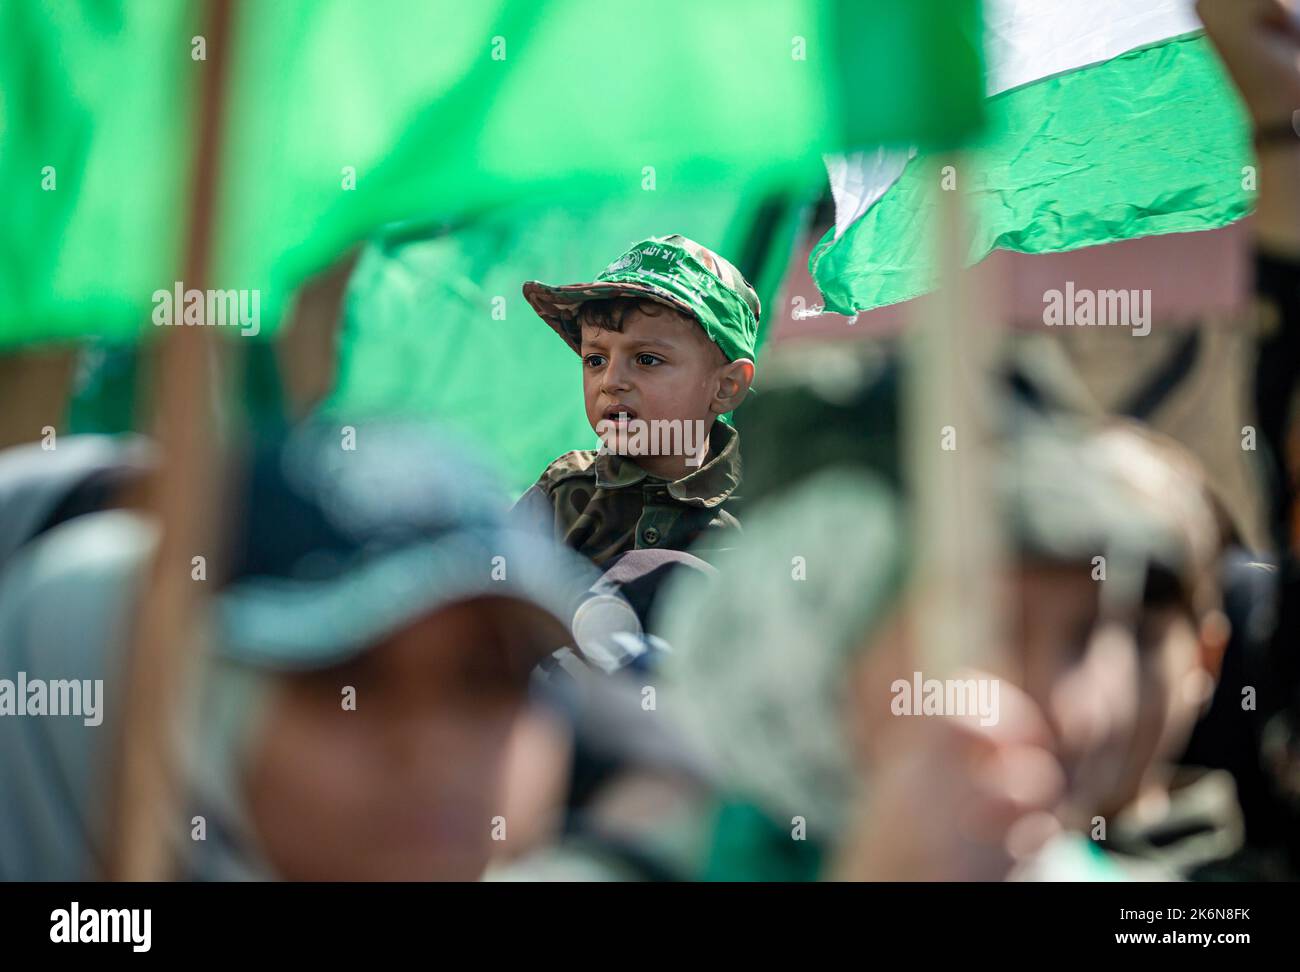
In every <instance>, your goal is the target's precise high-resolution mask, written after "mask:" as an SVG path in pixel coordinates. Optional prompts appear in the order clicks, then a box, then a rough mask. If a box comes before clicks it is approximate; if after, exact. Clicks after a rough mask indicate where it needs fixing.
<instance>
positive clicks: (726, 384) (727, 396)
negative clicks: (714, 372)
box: [710, 358, 754, 415]
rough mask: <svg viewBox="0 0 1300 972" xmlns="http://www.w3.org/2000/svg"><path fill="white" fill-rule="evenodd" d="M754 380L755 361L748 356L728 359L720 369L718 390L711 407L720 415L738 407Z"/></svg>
mask: <svg viewBox="0 0 1300 972" xmlns="http://www.w3.org/2000/svg"><path fill="white" fill-rule="evenodd" d="M753 382H754V362H752V361H750V360H749V359H748V358H737V359H736V360H735V361H728V362H727V363H726V364H725V365H723V366H722V367H721V368H719V369H718V390H717V392H716V393H715V394H714V396H713V402H712V403H711V405H710V407H711V408H712V410H713V411H714V412H716V413H717V414H718V415H725V414H726V413H727V412H730V411H732V410H734V409H735V408H736V406H737V405H739V404H740V403H741V402H743V401H744V400H745V396H746V395H748V394H749V386H750V385H751V384H753Z"/></svg>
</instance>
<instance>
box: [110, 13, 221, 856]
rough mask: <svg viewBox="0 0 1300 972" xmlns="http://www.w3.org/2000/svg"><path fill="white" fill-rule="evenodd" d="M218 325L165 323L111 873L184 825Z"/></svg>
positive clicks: (190, 273)
mask: <svg viewBox="0 0 1300 972" xmlns="http://www.w3.org/2000/svg"><path fill="white" fill-rule="evenodd" d="M233 8H234V0H208V3H206V4H205V5H204V6H203V8H202V9H203V11H204V13H205V18H204V29H205V34H204V37H205V39H206V42H207V43H206V48H207V55H208V59H207V60H206V61H195V62H194V69H195V70H196V71H198V72H199V84H198V105H197V114H196V118H195V131H194V146H195V147H194V158H193V172H194V175H193V184H192V196H191V205H190V212H189V225H188V234H187V238H186V247H185V259H184V285H185V288H186V289H191V288H194V289H198V290H204V289H205V288H206V285H207V278H208V273H209V269H210V258H211V247H212V235H213V226H214V222H215V213H216V192H217V184H218V180H217V171H218V162H219V159H220V153H221V132H222V125H223V121H224V117H223V116H224V108H225V92H226V72H227V69H228V67H229V62H230V44H231V26H232V22H233V16H234V10H233ZM180 40H186V41H188V39H187V38H185V39H180V38H178V41H180ZM177 310H178V312H179V308H178V309H177ZM211 331H212V329H211V328H207V327H170V328H166V329H165V330H164V332H163V335H162V339H161V340H162V344H161V347H160V349H159V352H160V353H159V354H158V355H157V358H156V360H157V363H158V374H157V375H156V378H155V382H154V388H155V395H156V397H155V399H154V420H155V427H156V430H157V435H158V439H159V444H160V447H161V448H160V452H161V455H162V463H161V465H160V467H159V471H158V474H157V476H156V479H155V481H154V482H153V484H152V496H151V506H152V508H153V511H154V513H155V514H156V517H157V520H158V523H159V525H160V527H161V538H160V542H159V547H158V550H157V555H156V557H155V560H154V563H153V565H152V571H151V573H150V576H149V582H148V585H147V587H146V588H145V590H144V591H143V592H142V595H141V602H140V605H139V611H138V616H137V619H136V628H135V632H134V634H135V637H134V639H133V643H132V646H131V651H130V655H129V657H128V661H127V667H126V682H125V684H126V686H127V688H126V694H125V698H124V700H123V705H124V712H123V718H122V722H121V727H120V731H119V735H118V738H117V740H116V742H117V753H116V756H117V759H116V763H115V770H116V772H115V775H114V780H113V793H112V805H111V806H112V816H111V819H112V821H113V831H112V834H111V839H110V846H109V853H108V860H107V861H106V871H107V876H108V877H109V879H110V880H124V881H142V880H161V879H165V878H168V877H171V876H173V875H172V864H173V862H172V860H171V854H170V851H171V843H170V842H171V840H172V838H173V835H174V834H176V833H183V832H184V829H183V828H185V829H187V827H188V824H187V822H186V821H181V820H179V819H178V813H179V809H180V807H181V802H182V796H183V795H182V793H181V790H180V781H179V778H178V774H177V764H178V742H179V738H180V733H181V732H182V731H183V727H184V723H183V710H182V709H181V707H180V705H179V704H178V703H180V702H181V701H182V700H184V699H185V698H186V697H187V696H188V695H189V693H190V691H191V689H192V685H191V681H192V678H193V676H194V674H195V672H196V671H197V661H198V659H197V657H196V651H197V644H196V641H195V639H194V637H193V634H192V632H193V624H192V621H193V618H194V615H195V611H196V608H197V606H198V603H199V598H200V595H201V582H196V581H194V580H192V579H191V569H192V567H191V559H192V558H193V557H195V556H206V555H207V554H208V551H209V550H210V544H211V543H212V542H213V541H214V539H215V538H216V536H217V534H218V531H217V526H216V521H217V517H218V514H219V501H220V496H219V493H218V490H217V489H216V487H215V478H216V473H217V471H218V463H217V453H216V450H217V436H216V422H215V394H216V382H215V376H214V370H215V363H216V362H215V359H216V355H215V353H214V352H215V338H214V337H213V336H212V334H211Z"/></svg>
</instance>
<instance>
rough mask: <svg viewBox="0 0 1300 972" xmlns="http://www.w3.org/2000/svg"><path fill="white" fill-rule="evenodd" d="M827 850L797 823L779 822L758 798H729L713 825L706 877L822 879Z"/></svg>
mask: <svg viewBox="0 0 1300 972" xmlns="http://www.w3.org/2000/svg"><path fill="white" fill-rule="evenodd" d="M823 856H824V852H823V851H822V849H821V847H820V846H819V845H818V844H817V843H815V842H814V841H811V840H808V839H807V838H806V837H801V838H799V839H795V836H794V825H793V824H791V826H789V827H785V826H782V825H780V824H778V823H777V822H776V821H775V820H773V819H772V818H771V817H769V816H768V815H767V814H766V813H765V812H763V811H762V810H761V809H759V808H758V807H757V806H755V805H754V804H752V803H748V802H746V801H741V800H731V801H724V802H723V803H722V804H721V806H719V808H718V811H717V817H716V819H715V821H714V826H713V839H712V842H711V843H710V846H709V849H708V852H707V856H706V858H705V861H704V865H703V870H702V873H701V875H700V880H701V881H816V880H817V878H818V876H819V875H820V874H821V870H822V863H823Z"/></svg>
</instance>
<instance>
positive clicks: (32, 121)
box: [0, 0, 980, 347]
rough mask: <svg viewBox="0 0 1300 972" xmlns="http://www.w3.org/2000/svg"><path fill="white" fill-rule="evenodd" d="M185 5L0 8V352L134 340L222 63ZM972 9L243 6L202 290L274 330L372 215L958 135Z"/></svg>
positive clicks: (774, 184)
mask: <svg viewBox="0 0 1300 972" xmlns="http://www.w3.org/2000/svg"><path fill="white" fill-rule="evenodd" d="M941 7H942V8H943V9H944V10H945V11H957V15H953V16H943V17H937V18H936V17H934V16H933V15H934V13H935V11H936V10H938V9H939V8H941ZM202 9H203V5H201V4H197V5H191V4H189V3H187V2H183V0H150V2H148V3H132V2H127V0H98V2H91V0H84V2H83V3H80V4H73V5H71V6H70V7H69V6H67V5H64V6H63V7H60V8H57V9H56V8H53V7H50V8H47V6H46V5H40V6H38V5H36V4H29V3H25V2H21V0H6V2H0V190H2V191H3V192H4V204H5V219H3V220H2V221H0V255H3V257H4V259H3V260H0V275H2V276H0V347H3V346H6V345H14V344H18V343H23V342H31V341H37V340H50V339H55V338H60V337H71V336H75V335H79V334H84V333H91V332H93V333H99V334H102V335H106V336H132V335H138V333H139V332H140V331H141V329H142V328H146V327H148V321H149V319H150V314H151V310H152V309H153V307H154V306H155V305H154V304H153V300H154V295H155V294H156V293H157V292H159V291H167V290H171V288H173V286H174V284H175V283H176V280H177V277H178V275H179V273H180V260H181V249H182V241H183V240H184V238H185V232H186V227H187V225H188V219H189V215H190V213H189V198H188V193H189V187H190V182H191V162H192V159H191V153H192V146H193V143H194V131H193V115H192V105H193V102H194V96H195V92H196V91H197V89H198V82H199V79H200V77H201V74H200V72H202V71H203V70H205V65H206V64H207V63H208V61H210V60H211V59H212V58H214V57H216V56H220V55H221V54H222V53H223V52H220V51H216V50H214V49H213V48H212V47H211V46H210V45H209V44H208V42H207V41H208V39H206V38H204V36H203V29H204V27H203V23H202V18H201V17H200V16H199V14H200V13H201V11H202ZM975 9H976V5H975V0H910V2H909V3H908V4H905V5H900V4H897V3H893V2H886V0H771V2H769V3H762V4H753V3H748V2H741V0H715V2H710V3H699V2H697V0H661V2H659V3H655V4H633V5H629V4H614V3H609V2H606V0H554V2H549V3H545V4H540V3H536V2H535V0H483V2H481V3H474V4H464V3H453V2H451V0H375V2H371V3H364V4H361V3H356V2H354V0H277V2H275V3H256V2H251V0H242V2H237V3H236V4H235V6H234V10H235V20H234V26H233V30H232V38H231V47H230V50H229V51H228V52H225V53H228V56H229V67H228V76H229V83H228V85H227V91H226V100H225V114H224V118H225V124H224V131H223V135H224V138H223V143H222V144H223V148H222V150H221V154H220V160H219V161H220V169H219V172H220V177H219V184H218V215H217V220H216V224H215V228H214V232H215V242H214V257H213V264H212V267H211V268H210V272H209V275H208V280H207V281H206V284H205V285H206V286H207V287H209V288H218V289H221V290H233V291H239V292H241V293H249V292H257V294H258V295H259V298H260V299H259V309H260V314H261V317H262V322H261V327H260V329H259V330H260V333H262V334H269V333H272V332H273V330H274V327H275V324H276V321H277V319H278V318H279V317H280V316H281V309H282V308H283V306H284V303H285V300H286V299H287V297H288V295H289V294H290V293H291V292H292V290H293V288H295V287H296V286H298V285H299V284H300V283H301V281H302V280H303V279H304V278H305V276H307V275H308V274H310V273H312V272H314V271H317V270H320V269H322V268H323V267H325V266H326V265H328V264H329V263H330V262H331V261H332V260H333V259H335V258H336V257H337V256H338V255H339V254H340V253H341V252H342V251H343V250H344V249H345V248H346V247H348V246H349V245H351V244H352V243H354V242H356V241H357V240H359V239H361V238H363V237H364V236H365V235H366V234H367V233H369V232H371V231H373V230H374V229H375V228H377V227H378V226H380V225H383V224H384V223H387V222H389V221H391V220H394V219H406V218H413V217H421V218H426V217H427V218H430V219H448V220H455V219H458V218H460V217H462V216H464V215H466V214H473V213H480V212H483V211H485V210H486V209H487V208H489V207H492V206H496V205H501V204H510V203H518V202H521V201H525V200H528V199H536V198H539V197H545V198H547V199H548V200H549V199H555V200H560V199H566V198H596V197H598V196H617V195H624V196H635V195H638V194H642V193H646V194H652V193H653V192H655V191H658V190H661V189H662V188H663V187H665V186H674V187H677V188H687V187H691V186H695V187H704V186H717V185H736V186H740V185H744V186H747V187H753V188H754V189H755V191H769V190H785V189H797V188H799V187H802V186H805V185H811V184H813V183H814V182H815V181H816V179H817V159H818V157H819V153H821V152H822V151H825V150H829V149H835V148H845V147H849V146H851V145H854V144H857V143H859V142H861V141H862V140H868V139H873V138H884V139H889V140H906V139H922V140H927V141H929V140H932V139H948V138H960V137H962V136H964V135H965V134H966V133H968V132H969V131H970V130H971V129H972V128H973V127H974V126H976V125H977V124H978V123H979V98H978V97H977V96H976V95H977V93H978V89H979V83H980V77H979V61H978V58H977V57H974V56H973V55H972V54H971V51H972V50H974V48H973V47H972V41H971V36H970V31H971V26H972V24H973V23H975V20H976V18H975V16H974V13H973V12H974V11H975ZM864 32H866V33H864ZM867 34H869V35H870V37H869V38H868V40H869V43H866V44H860V45H855V44H851V43H846V38H848V37H851V36H854V35H857V36H866V35H867ZM205 58H206V59H207V60H204V59H205ZM934 78H943V79H945V83H944V84H942V85H940V86H938V87H937V88H936V87H935V86H933V85H927V84H923V83H922V81H923V80H924V79H934ZM936 91H937V92H939V93H942V94H943V97H942V98H939V97H935V98H933V99H931V94H933V93H935V92H936ZM863 92H870V93H871V96H870V97H865V96H864V95H863ZM900 99H901V100H900ZM46 166H48V167H50V168H52V169H53V170H54V172H55V173H56V185H54V186H50V187H48V188H47V187H46V186H44V185H43V184H42V172H43V171H44V168H45V167H46ZM557 245H559V241H557Z"/></svg>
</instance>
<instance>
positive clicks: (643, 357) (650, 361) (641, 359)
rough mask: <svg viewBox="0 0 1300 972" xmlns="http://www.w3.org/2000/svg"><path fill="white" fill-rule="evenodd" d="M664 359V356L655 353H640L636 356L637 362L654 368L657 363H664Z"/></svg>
mask: <svg viewBox="0 0 1300 972" xmlns="http://www.w3.org/2000/svg"><path fill="white" fill-rule="evenodd" d="M663 361H664V359H663V358H660V357H658V356H657V355H653V354H638V355H637V356H636V363H637V364H639V365H645V366H646V367H647V368H653V367H654V366H655V365H657V364H663Z"/></svg>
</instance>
